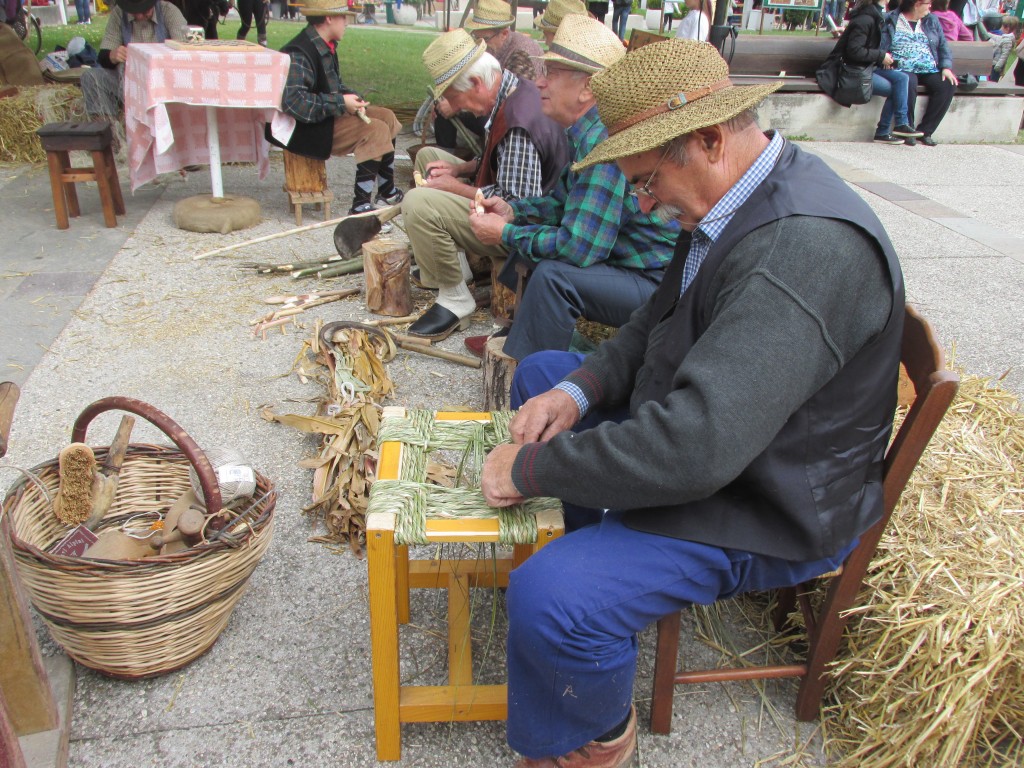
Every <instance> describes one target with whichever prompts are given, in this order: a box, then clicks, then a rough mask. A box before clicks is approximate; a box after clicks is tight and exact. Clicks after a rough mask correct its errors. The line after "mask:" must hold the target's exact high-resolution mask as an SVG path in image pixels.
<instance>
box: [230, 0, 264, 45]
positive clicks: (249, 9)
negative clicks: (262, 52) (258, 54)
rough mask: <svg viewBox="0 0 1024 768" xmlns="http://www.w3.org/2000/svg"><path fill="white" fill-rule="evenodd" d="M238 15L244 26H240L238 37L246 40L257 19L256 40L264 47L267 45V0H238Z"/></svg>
mask: <svg viewBox="0 0 1024 768" xmlns="http://www.w3.org/2000/svg"><path fill="white" fill-rule="evenodd" d="M236 7H237V8H238V17H239V18H240V19H241V20H242V26H240V27H239V28H238V34H237V35H236V38H237V39H238V40H245V38H246V37H247V36H248V35H249V30H250V29H252V22H253V19H255V20H256V42H257V43H259V44H260V45H262V46H263V47H264V48H265V47H266V45H267V2H266V0H237V6H236Z"/></svg>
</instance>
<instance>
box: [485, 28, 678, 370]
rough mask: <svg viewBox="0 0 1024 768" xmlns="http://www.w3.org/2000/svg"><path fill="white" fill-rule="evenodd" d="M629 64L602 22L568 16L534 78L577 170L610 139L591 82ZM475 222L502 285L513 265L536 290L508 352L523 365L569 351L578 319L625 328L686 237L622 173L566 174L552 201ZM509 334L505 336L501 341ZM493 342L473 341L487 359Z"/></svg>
mask: <svg viewBox="0 0 1024 768" xmlns="http://www.w3.org/2000/svg"><path fill="white" fill-rule="evenodd" d="M625 55H626V51H625V49H624V48H623V47H622V43H621V42H620V41H619V39H618V37H617V36H616V35H615V33H614V32H612V31H611V30H610V29H608V28H607V27H606V26H604V25H603V24H601V22H599V21H597V20H596V19H591V18H589V17H587V16H581V15H576V14H574V15H570V16H566V17H565V19H564V20H563V21H562V23H561V25H560V26H559V27H558V31H557V32H556V33H555V37H554V40H553V42H552V44H551V46H550V50H549V52H548V53H547V54H546V55H544V56H543V57H540V58H541V60H540V61H539V62H538V63H539V64H542V65H544V68H543V71H542V73H541V74H540V75H539V76H538V78H537V87H538V88H540V92H541V104H542V106H543V109H544V113H545V114H546V115H548V116H549V117H551V118H553V119H554V120H556V121H557V122H558V123H559V124H561V125H563V126H565V128H566V135H567V136H568V138H569V148H570V153H571V154H572V161H573V162H577V161H579V160H581V159H583V158H584V157H586V155H587V154H589V153H590V151H591V150H592V149H593V148H594V147H595V146H597V144H599V143H600V142H602V141H604V140H605V139H606V138H608V131H607V129H606V128H605V126H604V124H603V123H602V122H601V118H600V117H599V116H598V114H597V106H596V102H595V100H594V94H593V92H592V91H591V90H590V76H591V75H593V74H595V73H597V72H600V71H602V70H603V69H604V68H605V67H607V66H610V65H611V64H613V63H615V62H616V61H618V60H619V59H621V58H622V57H623V56H625ZM484 207H485V209H486V213H483V214H480V213H473V214H471V215H470V219H469V221H470V226H471V227H472V228H473V232H474V234H475V235H476V236H477V238H478V239H479V240H480V242H481V243H483V244H485V245H487V246H492V247H496V248H501V249H503V250H505V251H506V252H508V253H509V254H510V258H509V259H508V261H506V262H505V266H504V268H503V270H502V273H501V275H500V279H501V281H502V282H503V283H505V284H506V285H507V286H509V287H510V288H513V289H514V288H515V287H516V285H515V283H516V271H515V266H514V265H515V264H516V263H520V264H524V265H526V266H527V267H528V268H529V270H530V278H529V283H528V285H527V288H526V292H525V293H524V294H523V298H522V301H521V303H520V305H519V306H518V307H517V308H516V314H515V319H514V320H515V321H514V322H513V324H512V327H511V329H510V330H509V331H508V338H507V339H506V341H505V346H504V350H503V351H504V353H505V354H506V355H509V356H510V357H514V358H515V359H516V360H522V359H523V358H524V357H526V356H527V355H529V354H532V353H534V352H541V351H543V350H548V349H554V350H563V351H564V350H567V349H569V344H570V342H571V341H572V335H573V330H574V329H575V327H576V320H577V319H578V318H579V317H580V316H583V317H586V318H587V319H588V320H593V321H595V322H599V323H604V324H605V325H611V326H614V327H616V328H618V327H619V326H621V325H624V324H625V323H626V321H627V320H629V316H630V315H631V314H632V313H633V310H635V309H636V308H637V307H639V306H641V305H643V304H644V303H645V302H646V301H647V299H648V298H650V296H651V294H652V293H654V289H655V288H656V287H657V286H658V284H659V283H660V282H661V278H662V275H663V274H664V272H665V265H666V264H668V262H669V260H670V259H671V258H672V250H673V248H674V246H675V242H676V240H677V239H678V238H679V224H678V222H676V221H675V219H672V218H670V217H668V216H666V215H665V214H664V212H662V211H656V212H651V213H644V212H643V211H641V210H640V206H639V203H638V202H637V199H636V198H635V197H634V196H633V195H631V194H630V192H629V189H628V185H627V184H626V177H625V176H623V175H622V171H620V170H619V168H618V166H616V165H611V164H608V165H596V166H592V167H590V168H587V169H586V170H583V171H572V170H570V168H569V167H568V166H567V167H566V168H565V170H564V171H563V172H562V175H561V178H560V179H559V180H558V184H556V185H555V187H554V189H552V190H551V192H549V193H548V194H547V195H544V196H542V197H533V198H526V199H521V200H515V201H513V202H512V203H508V202H506V201H504V200H502V199H500V198H492V199H490V200H485V201H484ZM498 333H499V334H501V333H504V329H503V330H502V331H499V332H498ZM486 340H487V337H484V336H473V337H470V338H468V339H466V346H467V347H468V348H469V349H470V351H472V352H474V353H475V354H478V355H482V354H483V348H484V344H485V343H486Z"/></svg>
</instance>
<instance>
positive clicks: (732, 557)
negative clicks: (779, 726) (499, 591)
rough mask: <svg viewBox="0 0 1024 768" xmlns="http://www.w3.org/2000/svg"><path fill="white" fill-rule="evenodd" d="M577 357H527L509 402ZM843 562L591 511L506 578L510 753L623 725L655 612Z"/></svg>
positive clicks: (540, 749) (571, 745) (532, 753)
mask: <svg viewBox="0 0 1024 768" xmlns="http://www.w3.org/2000/svg"><path fill="white" fill-rule="evenodd" d="M580 361H581V357H580V356H579V355H575V354H572V353H569V352H543V353H540V354H537V355H531V356H530V357H528V358H526V360H524V361H523V362H522V363H521V364H520V365H519V367H518V368H517V369H516V373H515V376H514V378H513V384H512V393H513V406H518V405H519V404H521V403H522V402H523V401H524V400H525V399H528V398H529V397H532V396H533V395H537V394H540V393H541V392H542V391H546V389H548V388H550V386H551V384H552V383H555V382H557V381H558V380H559V379H560V378H561V375H560V372H566V371H568V370H572V369H573V368H574V367H576V366H578V365H579V363H580ZM534 387H540V388H541V389H540V390H539V391H537V390H535V389H534ZM600 418H601V414H591V416H590V417H588V420H587V421H588V422H592V421H593V422H596V421H598V420H600ZM587 425H588V424H584V423H581V424H580V425H578V427H577V429H582V428H585V426H587ZM589 425H590V426H593V424H589ZM850 548H851V549H852V546H851V547H850ZM848 551H849V550H847V552H848ZM845 555H846V552H842V553H840V554H838V555H837V556H836V557H833V558H827V559H824V560H817V561H814V562H808V563H794V562H790V561H788V560H781V559H779V558H775V557H769V556H767V555H758V554H753V553H750V552H740V551H736V550H729V549H722V548H720V547H715V546H711V545H707V544H698V543H696V542H693V541H685V540H682V539H673V538H669V537H667V536H659V535H656V534H651V533H642V532H640V531H635V530H633V529H631V528H628V527H627V526H626V525H625V524H624V523H623V521H622V513H621V512H617V511H608V512H604V513H602V514H600V519H599V521H598V522H597V523H596V524H593V525H588V526H586V527H584V528H581V529H579V530H578V531H575V532H574V533H570V534H568V535H566V536H564V537H562V538H561V539H558V540H556V541H554V542H552V543H550V544H548V545H547V546H545V547H544V548H543V549H541V550H540V552H538V553H537V554H535V555H533V556H532V557H531V558H530V559H529V560H527V561H526V562H525V563H524V564H523V565H521V566H519V567H518V568H516V569H515V570H514V571H513V572H512V574H511V576H510V579H509V587H508V594H507V600H508V615H509V634H508V676H509V677H508V743H509V746H511V747H512V748H513V749H514V750H516V751H517V752H520V753H522V754H524V755H526V756H527V757H531V758H534V759H539V758H543V757H550V756H556V755H563V754H565V753H567V752H570V751H572V750H574V749H576V748H578V747H580V746H582V745H584V744H586V743H587V742H588V741H592V740H593V739H595V738H597V737H598V736H600V735H602V734H604V733H607V732H608V731H609V730H611V729H612V728H614V727H615V726H616V725H618V724H619V723H621V722H622V721H623V720H624V719H625V718H626V715H627V713H628V712H629V707H630V703H631V701H632V698H633V679H634V677H635V676H636V657H637V645H638V643H637V633H638V632H640V631H642V630H643V629H644V628H646V627H647V626H649V625H650V624H652V623H653V622H655V621H657V620H658V619H659V618H661V617H662V616H666V615H668V614H669V613H672V612H673V611H678V610H681V609H682V608H686V607H687V606H690V605H692V604H694V603H697V604H701V605H707V604H710V603H713V602H715V601H716V600H720V599H723V598H727V597H732V596H734V595H738V594H740V593H742V592H747V591H754V590H764V589H770V588H773V587H780V586H790V585H793V584H799V583H801V582H803V581H806V580H808V579H810V578H812V577H814V576H817V575H820V574H822V573H826V572H828V571H831V570H835V568H836V567H838V565H839V563H841V562H842V561H843V559H844V557H845Z"/></svg>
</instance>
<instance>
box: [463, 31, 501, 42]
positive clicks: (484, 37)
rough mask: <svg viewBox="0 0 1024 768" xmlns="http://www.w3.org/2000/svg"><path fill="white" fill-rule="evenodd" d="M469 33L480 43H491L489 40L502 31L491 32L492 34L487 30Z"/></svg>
mask: <svg viewBox="0 0 1024 768" xmlns="http://www.w3.org/2000/svg"><path fill="white" fill-rule="evenodd" d="M469 34H470V36H471V37H472V38H473V39H474V40H476V41H477V42H478V43H489V42H491V40H493V39H494V38H496V37H497V36H498V35H500V34H501V33H500V32H491V33H490V34H488V33H486V32H470V33H469Z"/></svg>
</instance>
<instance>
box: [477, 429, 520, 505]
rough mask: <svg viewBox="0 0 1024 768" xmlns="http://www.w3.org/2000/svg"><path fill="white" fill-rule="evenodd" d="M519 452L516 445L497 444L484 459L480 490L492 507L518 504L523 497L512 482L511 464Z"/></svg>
mask: <svg viewBox="0 0 1024 768" xmlns="http://www.w3.org/2000/svg"><path fill="white" fill-rule="evenodd" d="M518 453H519V446H518V445H508V444H505V445H498V446H495V447H494V450H492V451H491V452H490V453H489V454H487V458H486V459H485V460H484V469H483V473H482V475H481V477H480V490H481V491H482V492H483V494H484V499H486V501H487V503H488V504H490V505H491V506H492V507H511V506H512V505H513V504H520V503H522V502H523V500H524V497H523V495H522V494H521V493H519V489H518V488H516V486H515V483H513V482H512V465H513V464H514V463H515V460H516V456H517V455H518Z"/></svg>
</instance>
